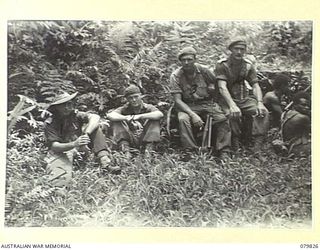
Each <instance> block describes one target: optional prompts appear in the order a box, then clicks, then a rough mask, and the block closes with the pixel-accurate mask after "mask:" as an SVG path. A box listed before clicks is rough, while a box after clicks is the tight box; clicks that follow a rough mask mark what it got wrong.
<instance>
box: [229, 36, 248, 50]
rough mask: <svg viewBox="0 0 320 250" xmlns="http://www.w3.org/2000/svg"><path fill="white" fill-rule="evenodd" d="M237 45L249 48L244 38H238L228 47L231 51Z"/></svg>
mask: <svg viewBox="0 0 320 250" xmlns="http://www.w3.org/2000/svg"><path fill="white" fill-rule="evenodd" d="M235 45H243V46H246V47H247V42H246V41H245V40H244V39H243V38H237V39H234V40H233V41H231V43H230V44H229V46H228V49H229V50H231V49H232V47H233V46H235Z"/></svg>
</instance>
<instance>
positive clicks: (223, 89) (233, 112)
mask: <svg viewBox="0 0 320 250" xmlns="http://www.w3.org/2000/svg"><path fill="white" fill-rule="evenodd" d="M218 86H219V92H220V94H221V95H222V97H223V98H224V100H225V101H226V103H227V104H228V106H229V109H230V116H231V117H233V118H238V117H240V116H241V110H240V109H239V107H238V106H237V104H236V103H235V102H234V101H233V99H232V97H231V95H230V93H229V90H228V88H227V82H226V81H223V80H218Z"/></svg>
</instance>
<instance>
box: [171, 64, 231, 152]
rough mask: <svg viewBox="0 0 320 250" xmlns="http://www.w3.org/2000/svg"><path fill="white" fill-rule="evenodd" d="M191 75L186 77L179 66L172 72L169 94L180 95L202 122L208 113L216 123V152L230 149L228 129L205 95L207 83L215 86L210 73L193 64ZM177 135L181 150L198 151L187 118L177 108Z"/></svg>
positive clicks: (216, 108)
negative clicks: (178, 134)
mask: <svg viewBox="0 0 320 250" xmlns="http://www.w3.org/2000/svg"><path fill="white" fill-rule="evenodd" d="M194 66H195V72H194V75H193V76H192V77H191V78H189V77H188V76H187V75H186V74H185V73H184V70H183V68H182V67H180V68H178V69H177V70H175V71H174V72H173V73H172V74H171V77H170V92H171V94H177V93H179V94H181V96H182V101H183V102H184V103H186V104H187V105H188V106H189V107H190V108H191V110H192V111H193V112H195V113H196V114H198V115H199V116H200V117H201V118H202V119H203V120H205V119H206V116H207V115H208V114H209V115H211V117H212V118H213V121H214V123H216V134H217V136H216V143H215V149H216V150H217V151H220V150H222V149H226V148H228V147H229V146H230V139H231V130H230V127H229V122H228V120H227V118H226V116H225V114H224V112H223V110H222V109H221V107H220V106H219V105H218V104H217V103H216V102H215V101H214V96H211V95H210V94H209V92H208V85H209V84H213V85H214V84H216V79H215V77H214V75H213V73H212V72H211V71H210V70H209V69H208V68H206V67H205V66H203V65H200V64H197V63H195V64H194ZM178 120H179V133H180V139H181V144H182V146H183V147H184V148H198V147H199V146H197V142H196V139H195V136H194V133H193V126H192V124H191V118H190V116H189V115H188V114H187V113H186V112H183V111H181V110H179V109H178Z"/></svg>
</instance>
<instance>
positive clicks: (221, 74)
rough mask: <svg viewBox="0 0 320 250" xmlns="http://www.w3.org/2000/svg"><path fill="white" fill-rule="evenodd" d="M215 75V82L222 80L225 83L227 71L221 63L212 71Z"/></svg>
mask: <svg viewBox="0 0 320 250" xmlns="http://www.w3.org/2000/svg"><path fill="white" fill-rule="evenodd" d="M214 73H215V75H216V76H215V78H216V79H217V80H223V81H227V80H228V77H227V69H226V67H225V66H224V65H223V64H222V63H218V64H217V65H216V68H215V70H214Z"/></svg>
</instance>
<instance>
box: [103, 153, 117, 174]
mask: <svg viewBox="0 0 320 250" xmlns="http://www.w3.org/2000/svg"><path fill="white" fill-rule="evenodd" d="M98 157H99V161H100V171H101V172H102V173H103V174H107V173H110V174H120V173H121V168H120V166H118V165H113V164H112V162H111V159H110V158H109V156H108V155H107V154H106V153H104V151H103V152H99V154H98Z"/></svg>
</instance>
